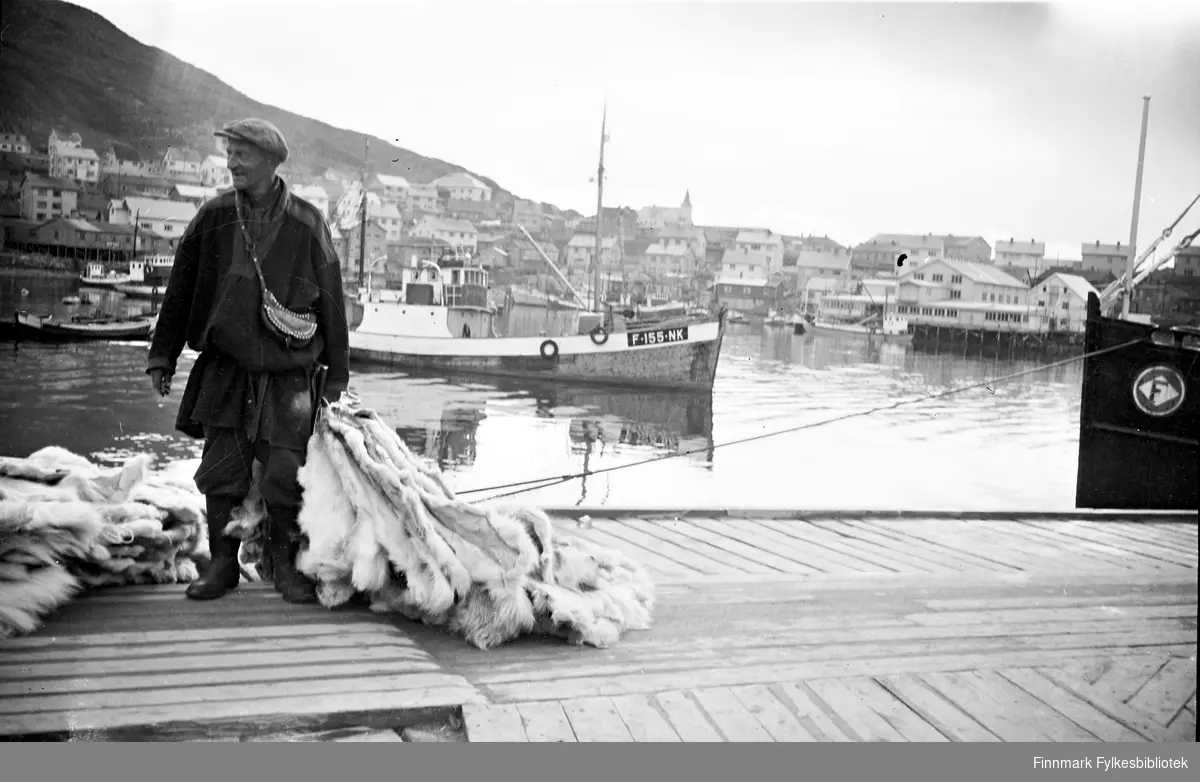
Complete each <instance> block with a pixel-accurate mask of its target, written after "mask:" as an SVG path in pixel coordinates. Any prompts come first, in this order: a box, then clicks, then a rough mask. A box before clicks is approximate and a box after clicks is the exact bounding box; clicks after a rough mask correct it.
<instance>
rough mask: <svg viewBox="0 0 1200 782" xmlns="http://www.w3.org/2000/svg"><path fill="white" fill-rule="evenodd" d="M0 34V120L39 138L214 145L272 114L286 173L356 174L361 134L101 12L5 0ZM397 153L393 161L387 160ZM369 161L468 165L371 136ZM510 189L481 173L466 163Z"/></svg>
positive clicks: (131, 145)
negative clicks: (223, 128) (251, 91)
mask: <svg viewBox="0 0 1200 782" xmlns="http://www.w3.org/2000/svg"><path fill="white" fill-rule="evenodd" d="M2 25H3V27H4V28H5V29H4V33H3V42H2V43H0V73H3V74H4V75H3V78H0V106H2V107H3V111H2V113H0V125H3V127H2V128H0V129H2V130H4V131H8V132H17V133H23V134H25V135H27V136H29V139H30V141H31V142H32V143H33V144H35V145H36V146H42V147H44V146H45V144H46V137H47V136H48V135H49V132H50V128H51V127H54V128H56V129H57V130H58V132H59V133H60V134H63V133H66V134H70V133H74V132H77V133H79V134H80V135H81V136H83V139H84V143H85V145H86V146H88V147H91V148H93V149H95V150H96V151H97V152H98V153H100V154H101V155H103V154H104V151H105V150H106V149H107V148H108V146H109V145H110V144H111V145H112V146H113V147H114V148H116V150H117V153H118V155H119V156H122V157H132V155H131V154H130V153H131V152H137V153H138V154H139V155H153V156H155V157H158V156H161V155H162V154H163V152H164V151H165V150H166V148H167V147H168V146H184V147H190V148H192V149H195V150H196V151H198V152H202V153H207V152H210V151H212V150H213V137H212V132H213V130H215V129H216V128H217V127H219V126H220V125H221V124H222V123H223V122H226V121H228V120H230V119H234V118H237V117H245V116H259V117H263V118H265V119H269V120H270V121H272V122H274V123H276V124H277V125H278V126H279V128H280V129H281V130H282V131H283V133H284V135H285V136H286V137H287V139H288V144H289V146H290V147H291V148H292V150H293V158H292V159H290V160H289V161H288V164H287V173H290V174H291V175H292V176H296V175H299V176H304V177H307V176H310V175H315V174H318V173H320V172H321V171H324V170H325V169H327V168H330V167H332V168H336V169H338V170H340V171H342V172H346V173H348V174H350V175H352V176H353V175H355V174H357V173H358V172H359V170H360V169H361V167H362V157H363V152H364V150H363V136H362V134H360V133H356V132H354V131H350V130H345V129H342V128H335V127H332V126H330V125H327V124H325V123H323V122H319V121H317V120H314V119H309V118H308V117H301V116H299V115H297V114H292V113H291V112H287V111H283V110H281V109H277V108H275V107H273V106H267V105H264V104H262V103H258V102H257V101H254V100H251V99H250V98H248V97H247V96H245V95H243V94H242V93H240V92H238V91H237V90H235V89H234V88H233V87H230V86H229V85H228V84H225V83H224V82H222V81H221V80H220V79H218V78H216V77H215V76H213V75H212V74H210V73H208V72H206V71H203V70H200V69H199V68H195V67H193V66H191V65H189V64H188V63H185V62H183V61H182V60H180V59H179V58H177V57H174V56H172V55H170V54H168V53H167V52H164V51H163V50H161V49H158V48H155V47H152V46H146V45H144V44H142V43H139V42H138V41H136V40H134V39H133V38H131V37H129V36H128V35H126V34H125V33H123V32H122V31H121V30H119V29H118V28H117V27H116V26H114V25H113V24H112V23H110V22H109V21H108V20H106V19H105V18H103V17H102V16H100V15H98V14H96V13H94V12H92V11H90V10H87V9H85V8H81V7H79V6H76V5H72V4H70V3H65V2H61V0H4V15H3V22H2ZM393 161H395V162H393ZM370 170H371V171H372V172H374V173H384V174H395V175H399V176H403V177H406V178H408V179H409V180H410V181H414V182H428V181H431V180H433V179H435V178H437V177H439V176H443V175H445V174H450V173H454V172H458V171H466V169H464V168H463V167H462V166H456V165H454V164H452V163H447V162H445V161H443V160H437V159H435V158H428V157H424V156H422V155H418V154H417V153H415V152H411V151H409V150H407V149H401V148H399V147H396V146H394V145H392V144H389V143H388V142H386V141H384V140H383V139H379V138H375V137H372V138H371V159H370ZM470 173H472V174H473V175H474V176H476V177H477V178H479V179H480V180H482V181H484V182H486V183H487V184H488V185H489V186H490V187H492V188H493V189H494V190H495V191H496V193H497V196H499V197H501V198H506V197H507V196H508V195H509V194H508V193H507V192H506V191H504V190H503V189H502V188H500V187H499V186H498V185H497V184H496V183H495V182H494V181H492V180H490V179H488V178H487V177H484V176H480V175H479V174H475V173H474V172H470Z"/></svg>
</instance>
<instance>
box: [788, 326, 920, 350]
mask: <svg viewBox="0 0 1200 782" xmlns="http://www.w3.org/2000/svg"><path fill="white" fill-rule="evenodd" d="M806 331H808V332H810V333H812V334H831V335H833V334H838V335H842V336H852V337H868V338H878V339H882V340H884V341H885V342H894V343H896V344H898V345H903V344H907V343H910V342H912V339H913V336H912V334H909V333H907V332H905V333H903V334H884V333H883V332H881V331H879V330H877V329H876V330H872V329H868V328H864V327H862V326H852V325H839V324H834V323H820V322H818V323H810V324H809V325H808V326H807V327H806Z"/></svg>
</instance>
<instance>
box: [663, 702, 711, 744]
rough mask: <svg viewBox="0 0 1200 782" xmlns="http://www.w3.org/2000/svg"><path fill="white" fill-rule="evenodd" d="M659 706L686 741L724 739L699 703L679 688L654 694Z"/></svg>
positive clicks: (680, 736) (681, 737) (676, 731)
mask: <svg viewBox="0 0 1200 782" xmlns="http://www.w3.org/2000/svg"><path fill="white" fill-rule="evenodd" d="M654 700H655V701H656V702H657V703H658V706H659V708H661V709H662V710H663V713H664V714H666V715H667V720H668V721H669V722H670V723H671V727H672V728H674V729H675V733H676V734H678V736H679V738H680V739H681V740H683V741H686V742H714V741H724V740H725V739H724V738H723V737H722V736H721V734H720V733H719V732H717V729H716V727H715V726H714V725H713V724H712V723H711V722H709V721H708V717H707V716H706V715H705V714H704V712H703V711H701V710H700V706H699V704H697V703H696V701H694V700H692V699H691V698H690V697H688V695H687V694H686V693H683V692H680V691H679V690H671V691H668V692H660V693H658V694H656V695H655V696H654Z"/></svg>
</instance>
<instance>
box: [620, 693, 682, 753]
mask: <svg viewBox="0 0 1200 782" xmlns="http://www.w3.org/2000/svg"><path fill="white" fill-rule="evenodd" d="M612 703H613V706H615V707H616V709H617V713H618V714H620V715H621V719H622V720H624V721H625V727H626V728H627V729H628V730H629V735H630V736H632V737H633V740H634V741H636V742H640V743H648V742H678V741H680V740H681V739H680V738H679V734H677V733H676V732H675V729H674V728H672V727H671V723H669V722H667V718H666V717H664V716H663V715H662V714H661V713H659V711H658V709H656V708H655V707H654V705H653V704H652V703H651V702H650V699H649V698H647V697H646V696H645V695H618V696H616V697H615V698H613V699H612Z"/></svg>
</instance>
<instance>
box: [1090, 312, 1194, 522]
mask: <svg viewBox="0 0 1200 782" xmlns="http://www.w3.org/2000/svg"><path fill="white" fill-rule="evenodd" d="M1126 343H1132V344H1128V345H1127V344H1126ZM1084 348H1085V351H1086V353H1087V354H1088V355H1087V357H1086V358H1085V359H1084V364H1083V391H1082V398H1081V404H1080V414H1079V419H1080V420H1079V472H1078V477H1077V480H1076V488H1075V506H1076V507H1077V508H1104V509H1113V510H1117V509H1120V510H1135V509H1136V510H1195V509H1197V508H1200V497H1198V490H1197V486H1198V485H1200V448H1198V445H1200V443H1198V441H1197V434H1198V433H1200V429H1198V426H1197V425H1198V423H1200V421H1198V418H1200V333H1197V332H1196V331H1195V330H1189V329H1180V328H1175V329H1164V328H1161V327H1158V326H1152V325H1145V324H1141V323H1133V322H1130V321H1124V320H1119V319H1115V318H1105V317H1103V316H1102V315H1101V312H1100V301H1099V299H1098V298H1097V297H1096V295H1095V294H1092V295H1090V296H1089V297H1088V319H1087V331H1086V335H1085V341H1084ZM1106 349H1111V350H1109V352H1107V353H1104V354H1102V355H1094V353H1095V352H1096V351H1100V350H1106Z"/></svg>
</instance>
